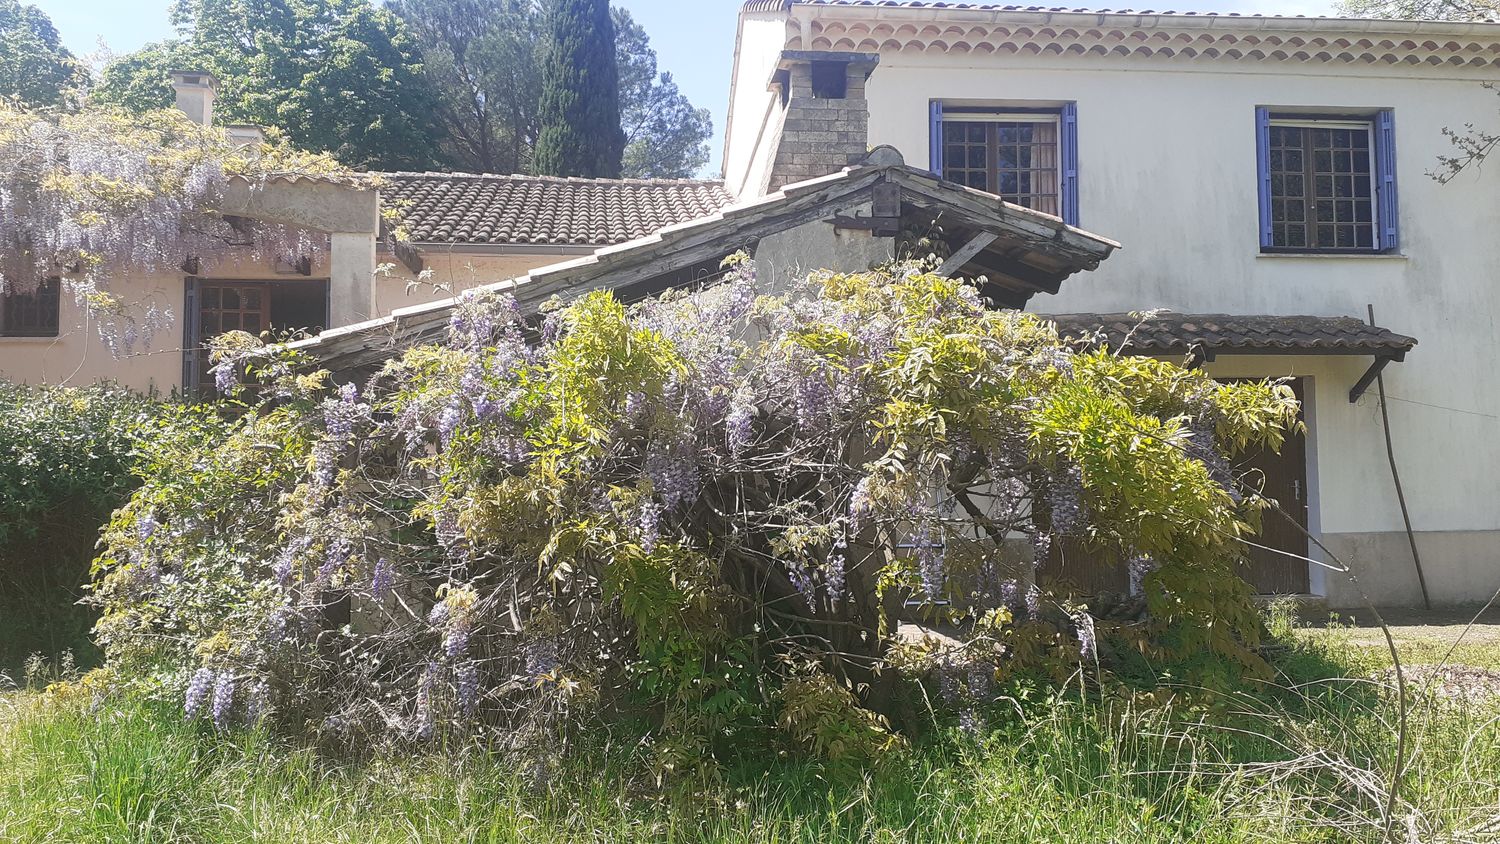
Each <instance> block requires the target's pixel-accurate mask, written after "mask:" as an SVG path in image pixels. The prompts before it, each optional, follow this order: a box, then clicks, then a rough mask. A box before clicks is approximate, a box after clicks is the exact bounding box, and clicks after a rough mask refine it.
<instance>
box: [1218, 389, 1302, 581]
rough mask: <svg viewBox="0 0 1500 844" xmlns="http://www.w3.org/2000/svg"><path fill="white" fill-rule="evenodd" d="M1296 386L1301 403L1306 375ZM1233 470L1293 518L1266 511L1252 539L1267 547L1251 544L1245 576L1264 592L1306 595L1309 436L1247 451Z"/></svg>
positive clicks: (1293, 435)
mask: <svg viewBox="0 0 1500 844" xmlns="http://www.w3.org/2000/svg"><path fill="white" fill-rule="evenodd" d="M1292 389H1293V390H1294V391H1295V392H1296V394H1297V401H1299V402H1301V401H1302V398H1303V394H1302V390H1303V385H1302V380H1301V379H1297V380H1295V381H1293V382H1292ZM1235 470H1236V474H1237V475H1239V476H1240V477H1241V478H1243V479H1244V481H1245V483H1246V484H1247V485H1249V486H1250V487H1251V488H1257V487H1258V488H1260V489H1262V491H1263V493H1264V494H1265V496H1266V497H1267V498H1271V499H1274V500H1275V501H1276V502H1277V503H1279V504H1280V505H1281V509H1282V510H1285V511H1286V513H1287V514H1289V515H1290V517H1291V519H1288V517H1287V516H1286V515H1282V513H1280V512H1277V511H1276V510H1267V511H1265V513H1264V514H1263V516H1262V519H1261V531H1260V535H1259V536H1256V537H1252V539H1251V541H1252V542H1255V543H1256V545H1262V546H1266V547H1265V548H1258V547H1254V546H1251V547H1250V548H1249V549H1248V550H1249V560H1248V561H1247V562H1246V563H1245V565H1244V567H1243V569H1242V574H1243V576H1244V578H1245V579H1246V580H1248V581H1249V582H1250V585H1251V586H1254V587H1255V591H1256V592H1258V593H1260V594H1262V595H1302V594H1306V593H1307V592H1308V571H1307V567H1308V565H1309V563H1308V562H1307V560H1306V559H1305V558H1306V557H1307V555H1308V542H1307V535H1306V534H1305V533H1303V530H1305V529H1306V528H1307V514H1308V502H1307V438H1306V437H1305V436H1304V435H1303V434H1302V433H1300V432H1299V433H1296V434H1292V435H1290V436H1288V437H1287V439H1286V442H1284V443H1282V446H1281V451H1280V453H1277V452H1274V451H1271V450H1269V449H1261V450H1259V451H1257V452H1254V453H1246V454H1243V455H1241V456H1240V457H1239V459H1238V460H1237V461H1236V467H1235ZM1292 520H1295V521H1296V525H1293V524H1292ZM1299 528H1300V529H1299ZM1267 549H1275V550H1267ZM1278 552H1286V553H1278ZM1287 554H1294V555H1296V556H1295V557H1291V556H1287ZM1298 558H1304V559H1298Z"/></svg>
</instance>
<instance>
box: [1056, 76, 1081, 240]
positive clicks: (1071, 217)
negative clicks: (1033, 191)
mask: <svg viewBox="0 0 1500 844" xmlns="http://www.w3.org/2000/svg"><path fill="white" fill-rule="evenodd" d="M1058 141H1059V144H1060V145H1061V147H1062V156H1061V157H1062V168H1063V172H1062V218H1063V222H1064V223H1067V224H1068V225H1070V226H1076V225H1078V104H1077V103H1068V104H1066V105H1064V106H1063V107H1062V133H1061V137H1060V138H1059V139H1058Z"/></svg>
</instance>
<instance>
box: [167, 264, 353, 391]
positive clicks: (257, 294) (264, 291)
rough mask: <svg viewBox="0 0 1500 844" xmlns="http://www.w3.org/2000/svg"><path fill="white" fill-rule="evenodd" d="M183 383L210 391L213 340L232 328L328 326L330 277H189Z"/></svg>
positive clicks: (266, 330)
mask: <svg viewBox="0 0 1500 844" xmlns="http://www.w3.org/2000/svg"><path fill="white" fill-rule="evenodd" d="M183 314H184V319H183V344H182V347H183V364H182V384H183V388H184V390H185V391H186V392H187V393H188V394H189V395H195V396H196V395H205V396H206V395H207V392H206V391H211V390H212V382H213V379H212V378H210V377H209V375H208V370H209V366H210V364H209V360H208V341H209V340H211V339H213V338H214V337H217V336H218V335H220V334H223V333H225V332H227V331H244V332H248V333H250V334H254V335H256V336H259V337H262V339H267V340H270V339H282V338H283V337H285V336H293V337H295V336H297V335H312V334H316V333H318V332H320V331H322V330H323V329H324V328H326V327H327V326H328V281H327V280H326V279H308V280H298V281H280V280H276V281H259V280H240V279H235V280H220V279H203V278H192V277H190V278H188V279H187V284H186V301H185V303H184V307H183Z"/></svg>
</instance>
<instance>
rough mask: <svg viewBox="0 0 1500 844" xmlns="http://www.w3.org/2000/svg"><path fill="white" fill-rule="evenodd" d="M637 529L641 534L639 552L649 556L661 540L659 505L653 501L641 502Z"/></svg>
mask: <svg viewBox="0 0 1500 844" xmlns="http://www.w3.org/2000/svg"><path fill="white" fill-rule="evenodd" d="M637 528H638V529H639V530H640V533H641V550H642V551H645V552H646V553H647V554H650V553H651V552H652V550H654V549H655V548H656V542H657V540H658V539H660V538H661V505H660V504H657V503H656V502H655V501H642V502H641V507H640V516H639V523H638V525H637Z"/></svg>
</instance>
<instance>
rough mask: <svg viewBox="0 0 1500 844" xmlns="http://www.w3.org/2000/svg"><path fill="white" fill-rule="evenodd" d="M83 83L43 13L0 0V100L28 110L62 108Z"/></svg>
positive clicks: (74, 62)
mask: <svg viewBox="0 0 1500 844" xmlns="http://www.w3.org/2000/svg"><path fill="white" fill-rule="evenodd" d="M86 79H87V74H86V73H85V72H84V70H83V68H82V66H81V65H79V63H78V62H77V60H76V59H74V58H73V54H72V53H70V52H68V51H67V49H65V48H64V47H63V46H62V41H61V40H59V39H58V37H57V29H56V28H55V27H53V26H52V19H51V18H49V17H47V15H46V13H45V12H43V11H42V10H41V9H38V8H37V7H35V6H22V5H21V4H20V3H19V2H17V0H0V98H11V99H15V100H19V101H20V102H21V103H23V104H25V105H28V106H57V105H63V104H64V103H65V102H66V101H67V100H68V99H69V97H70V95H71V94H73V93H74V92H75V91H76V90H77V89H78V88H79V87H80V86H81V85H82V84H83V83H84V82H85V81H86Z"/></svg>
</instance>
